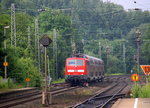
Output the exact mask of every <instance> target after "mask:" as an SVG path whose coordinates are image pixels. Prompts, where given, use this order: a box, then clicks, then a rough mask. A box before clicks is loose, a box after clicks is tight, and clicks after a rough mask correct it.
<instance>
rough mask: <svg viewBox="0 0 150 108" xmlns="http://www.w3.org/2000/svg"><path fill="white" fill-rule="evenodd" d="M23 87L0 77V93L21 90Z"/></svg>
mask: <svg viewBox="0 0 150 108" xmlns="http://www.w3.org/2000/svg"><path fill="white" fill-rule="evenodd" d="M22 87H24V86H23V85H19V84H15V83H14V82H13V81H12V80H11V79H10V78H8V79H7V80H5V79H3V78H2V77H0V92H7V91H11V90H12V89H17V88H22Z"/></svg>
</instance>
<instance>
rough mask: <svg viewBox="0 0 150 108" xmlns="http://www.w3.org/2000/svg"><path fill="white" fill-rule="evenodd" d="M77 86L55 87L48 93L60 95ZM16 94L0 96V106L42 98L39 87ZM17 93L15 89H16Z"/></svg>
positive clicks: (5, 107)
mask: <svg viewBox="0 0 150 108" xmlns="http://www.w3.org/2000/svg"><path fill="white" fill-rule="evenodd" d="M76 88H78V87H66V88H57V89H53V90H51V91H49V93H51V95H52V96H56V95H60V94H61V93H64V92H66V91H70V90H73V89H76ZM18 92H20V93H19V94H17V95H14V94H13V95H14V96H13V95H12V93H11V95H10V97H9V93H8V94H7V95H8V96H7V97H6V98H1V99H0V108H8V107H12V106H16V105H20V104H23V103H26V102H31V101H34V100H37V99H42V90H39V89H32V90H27V91H23V92H22V93H21V91H18ZM16 93H17V91H16Z"/></svg>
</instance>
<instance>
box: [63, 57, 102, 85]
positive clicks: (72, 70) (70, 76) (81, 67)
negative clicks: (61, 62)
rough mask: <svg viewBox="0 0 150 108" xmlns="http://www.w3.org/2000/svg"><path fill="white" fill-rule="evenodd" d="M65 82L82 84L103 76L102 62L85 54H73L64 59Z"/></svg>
mask: <svg viewBox="0 0 150 108" xmlns="http://www.w3.org/2000/svg"><path fill="white" fill-rule="evenodd" d="M65 77H66V82H68V83H71V84H72V85H74V84H75V85H83V84H87V83H89V82H91V81H94V80H97V81H100V80H102V79H103V78H104V62H103V61H102V60H101V59H98V58H95V57H92V56H88V55H85V54H74V55H73V56H72V57H70V58H67V59H66V71H65Z"/></svg>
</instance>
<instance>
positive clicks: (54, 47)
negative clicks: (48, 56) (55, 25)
mask: <svg viewBox="0 0 150 108" xmlns="http://www.w3.org/2000/svg"><path fill="white" fill-rule="evenodd" d="M56 36H57V33H56V29H54V30H53V60H54V73H55V74H56V78H58V71H57V38H56Z"/></svg>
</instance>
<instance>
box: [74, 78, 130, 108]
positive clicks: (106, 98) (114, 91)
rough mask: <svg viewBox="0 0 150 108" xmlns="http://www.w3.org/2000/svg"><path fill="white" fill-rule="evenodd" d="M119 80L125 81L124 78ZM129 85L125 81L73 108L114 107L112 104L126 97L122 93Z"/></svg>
mask: <svg viewBox="0 0 150 108" xmlns="http://www.w3.org/2000/svg"><path fill="white" fill-rule="evenodd" d="M118 79H119V80H123V79H124V78H123V79H122V78H118ZM127 85H128V84H127V83H126V82H125V81H120V82H119V83H116V84H115V85H113V86H111V87H110V88H108V89H107V90H105V91H103V92H101V93H98V94H96V95H95V96H93V97H91V98H89V99H87V100H85V101H84V102H81V103H80V104H77V105H75V106H74V107H72V108H110V106H111V105H112V104H111V103H110V102H112V101H114V100H117V99H118V98H121V97H124V96H125V94H124V93H121V91H122V90H123V89H124V88H125V87H126V86H127Z"/></svg>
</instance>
